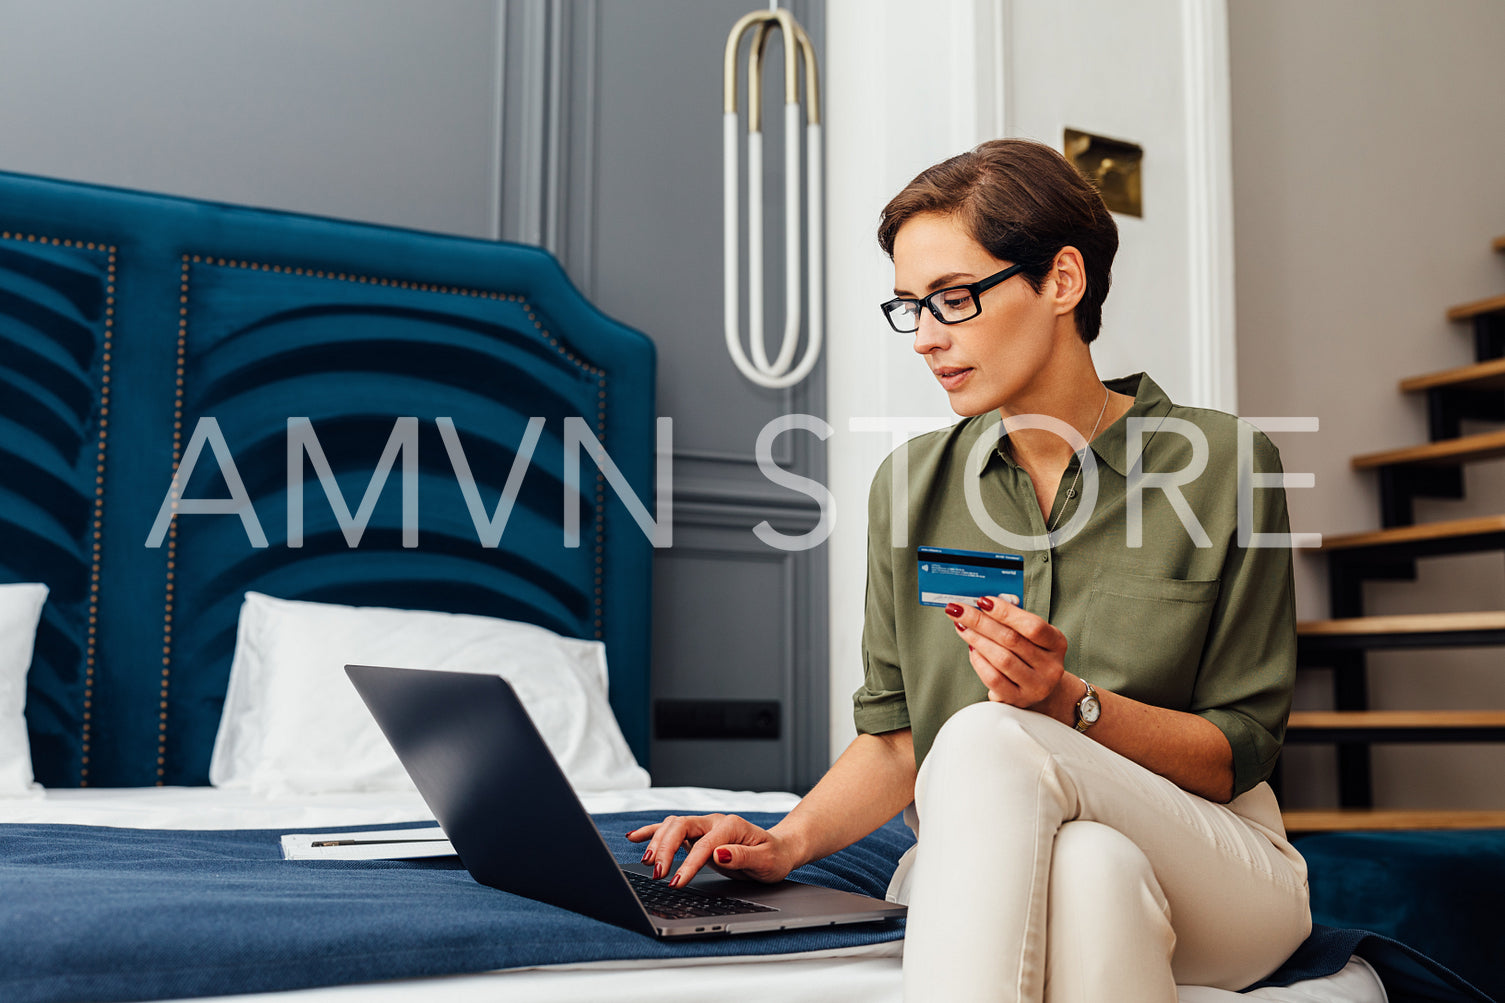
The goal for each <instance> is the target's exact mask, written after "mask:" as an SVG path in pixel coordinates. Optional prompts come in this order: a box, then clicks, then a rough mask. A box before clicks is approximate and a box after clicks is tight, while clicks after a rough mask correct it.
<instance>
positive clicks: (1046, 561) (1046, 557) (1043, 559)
mask: <svg viewBox="0 0 1505 1003" xmlns="http://www.w3.org/2000/svg"><path fill="white" fill-rule="evenodd" d="M1040 563H1041V564H1049V563H1050V555H1049V554H1041V555H1040Z"/></svg>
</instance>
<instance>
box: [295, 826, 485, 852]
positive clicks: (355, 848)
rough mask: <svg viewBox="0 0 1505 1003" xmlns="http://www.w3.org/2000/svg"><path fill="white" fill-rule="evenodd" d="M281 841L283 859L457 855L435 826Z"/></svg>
mask: <svg viewBox="0 0 1505 1003" xmlns="http://www.w3.org/2000/svg"><path fill="white" fill-rule="evenodd" d="M281 842H282V859H283V860H420V859H422V858H424V857H452V856H454V855H455V848H454V847H453V846H451V845H450V843H449V840H447V839H445V838H444V833H443V832H441V831H440V830H439V828H438V827H437V826H432V825H428V826H423V827H422V828H418V829H367V830H364V831H362V832H337V833H330V832H287V833H283V835H282V841H281ZM331 844H333V845H331Z"/></svg>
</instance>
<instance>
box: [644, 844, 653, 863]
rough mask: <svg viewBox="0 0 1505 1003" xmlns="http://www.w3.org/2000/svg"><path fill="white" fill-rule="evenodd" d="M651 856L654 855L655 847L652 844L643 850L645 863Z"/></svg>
mask: <svg viewBox="0 0 1505 1003" xmlns="http://www.w3.org/2000/svg"><path fill="white" fill-rule="evenodd" d="M651 856H653V847H651V846H650V847H649V848H648V849H646V850H644V851H643V863H645V864H646V863H647V862H648V858H649V857H651Z"/></svg>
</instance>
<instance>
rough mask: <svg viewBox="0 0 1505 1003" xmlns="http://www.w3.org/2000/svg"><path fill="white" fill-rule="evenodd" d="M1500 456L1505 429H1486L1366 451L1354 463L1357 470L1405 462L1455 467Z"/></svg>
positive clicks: (1503, 449)
mask: <svg viewBox="0 0 1505 1003" xmlns="http://www.w3.org/2000/svg"><path fill="white" fill-rule="evenodd" d="M1500 456H1505V432H1485V433H1483V434H1480V435H1464V436H1460V437H1458V438H1456V439H1444V440H1442V441H1441V442H1429V443H1425V444H1424V445H1420V446H1405V447H1402V448H1401V449H1387V450H1383V451H1381V452H1378V453H1365V454H1363V455H1362V456H1355V457H1354V458H1353V460H1352V461H1351V465H1352V466H1353V468H1354V469H1355V470H1369V469H1372V468H1374V467H1386V466H1399V465H1402V464H1427V465H1433V466H1454V465H1457V464H1461V463H1469V462H1472V461H1475V460H1490V459H1495V458H1496V457H1500Z"/></svg>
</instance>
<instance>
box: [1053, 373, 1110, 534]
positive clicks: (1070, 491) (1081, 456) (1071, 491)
mask: <svg viewBox="0 0 1505 1003" xmlns="http://www.w3.org/2000/svg"><path fill="white" fill-rule="evenodd" d="M1112 396H1113V391H1111V390H1109V389H1108V388H1107V387H1103V408H1102V410H1101V411H1099V412H1098V413H1097V421H1095V422H1093V424H1092V432H1091V434H1089V435H1088V436H1087V445H1085V446H1083V447H1082V451H1081V452H1080V453H1078V454H1077V465H1076V476H1075V477H1073V478H1072V479H1071V487H1069V488H1067V489H1066V498H1067V499H1068V500H1070V499H1072V498H1075V497H1076V486H1077V482H1078V481H1080V480H1081V479H1082V461H1083V460H1085V459H1086V453H1087V450H1089V449H1091V448H1092V440H1093V439H1095V438H1097V430H1098V429H1099V428H1100V427H1101V426H1102V424H1103V415H1105V414H1107V413H1108V401H1109V400H1110V399H1111V398H1112ZM1065 514H1066V504H1065V502H1062V503H1061V511H1059V512H1057V513H1056V517H1055V518H1054V519H1052V520H1051V521H1050V525H1049V526H1046V527H1045V532H1046V533H1047V534H1050V533H1054V532H1055V531H1056V524H1057V523H1059V522H1060V521H1061V516H1063V515H1065Z"/></svg>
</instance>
